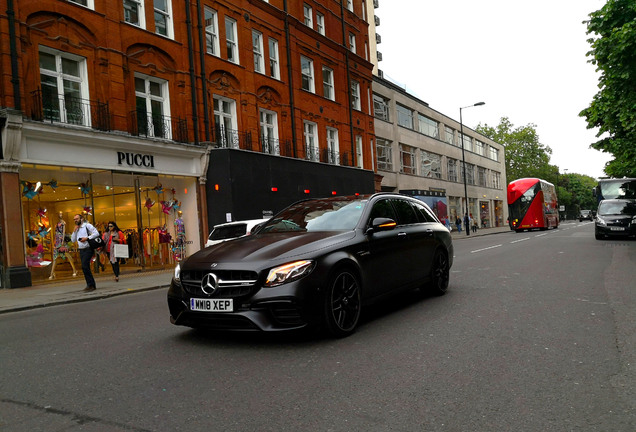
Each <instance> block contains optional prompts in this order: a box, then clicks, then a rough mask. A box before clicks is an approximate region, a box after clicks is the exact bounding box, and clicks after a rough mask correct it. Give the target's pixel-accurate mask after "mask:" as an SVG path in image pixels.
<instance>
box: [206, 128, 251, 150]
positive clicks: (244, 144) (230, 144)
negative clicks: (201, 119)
mask: <svg viewBox="0 0 636 432" xmlns="http://www.w3.org/2000/svg"><path fill="white" fill-rule="evenodd" d="M212 141H214V142H215V143H216V146H217V147H223V148H233V149H238V148H244V149H246V150H252V133H251V132H239V131H237V130H233V129H226V128H224V127H222V126H214V128H213V129H212Z"/></svg>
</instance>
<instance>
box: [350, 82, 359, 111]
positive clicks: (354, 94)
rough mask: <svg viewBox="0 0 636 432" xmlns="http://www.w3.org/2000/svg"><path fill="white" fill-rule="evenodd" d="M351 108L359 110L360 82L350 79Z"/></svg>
mask: <svg viewBox="0 0 636 432" xmlns="http://www.w3.org/2000/svg"><path fill="white" fill-rule="evenodd" d="M351 108H353V109H354V110H358V111H360V83H359V82H357V81H351Z"/></svg>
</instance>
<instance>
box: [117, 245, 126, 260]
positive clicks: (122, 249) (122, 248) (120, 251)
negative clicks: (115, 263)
mask: <svg viewBox="0 0 636 432" xmlns="http://www.w3.org/2000/svg"><path fill="white" fill-rule="evenodd" d="M114 247H115V248H114V253H115V258H129V256H128V245H125V244H116V245H114Z"/></svg>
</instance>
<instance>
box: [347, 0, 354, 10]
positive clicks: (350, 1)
mask: <svg viewBox="0 0 636 432" xmlns="http://www.w3.org/2000/svg"><path fill="white" fill-rule="evenodd" d="M347 9H349V10H350V11H351V12H353V0H347Z"/></svg>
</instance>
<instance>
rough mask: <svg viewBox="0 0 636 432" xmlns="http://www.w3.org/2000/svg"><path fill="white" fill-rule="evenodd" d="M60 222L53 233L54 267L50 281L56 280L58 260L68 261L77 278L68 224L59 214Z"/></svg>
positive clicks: (62, 215) (61, 214)
mask: <svg viewBox="0 0 636 432" xmlns="http://www.w3.org/2000/svg"><path fill="white" fill-rule="evenodd" d="M58 217H59V221H58V222H57V224H56V225H55V231H54V232H53V235H54V237H53V259H52V261H53V265H52V266H51V275H50V276H49V279H55V266H56V264H57V260H58V258H60V259H62V260H67V261H68V262H69V264H71V268H72V269H73V276H77V269H76V268H75V263H74V262H73V257H72V256H71V254H70V250H71V248H72V244H70V243H71V242H70V238H67V237H66V222H65V221H64V214H63V213H62V212H59V213H58Z"/></svg>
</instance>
